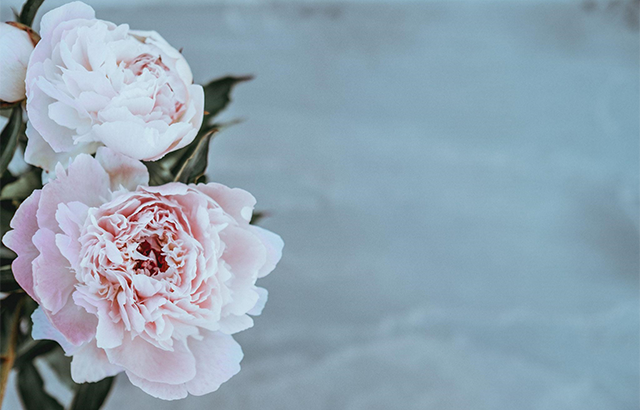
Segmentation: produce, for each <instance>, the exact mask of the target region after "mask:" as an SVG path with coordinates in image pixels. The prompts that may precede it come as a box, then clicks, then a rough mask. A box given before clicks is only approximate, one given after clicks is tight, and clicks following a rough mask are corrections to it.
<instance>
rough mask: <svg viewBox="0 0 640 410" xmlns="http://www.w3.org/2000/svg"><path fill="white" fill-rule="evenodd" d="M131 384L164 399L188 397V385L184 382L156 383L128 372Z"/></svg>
mask: <svg viewBox="0 0 640 410" xmlns="http://www.w3.org/2000/svg"><path fill="white" fill-rule="evenodd" d="M127 376H128V377H129V380H130V381H131V384H133V385H134V386H137V387H139V388H141V389H142V390H143V391H144V392H145V393H147V394H150V395H152V396H153V397H156V398H158V399H162V400H178V399H184V398H185V397H187V393H188V392H187V386H185V384H184V383H180V384H168V383H156V382H152V381H149V380H145V379H143V378H141V377H139V376H136V375H135V374H134V373H132V372H127Z"/></svg>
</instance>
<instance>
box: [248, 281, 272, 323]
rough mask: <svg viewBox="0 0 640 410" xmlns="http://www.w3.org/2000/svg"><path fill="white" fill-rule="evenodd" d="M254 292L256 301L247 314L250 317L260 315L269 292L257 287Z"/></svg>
mask: <svg viewBox="0 0 640 410" xmlns="http://www.w3.org/2000/svg"><path fill="white" fill-rule="evenodd" d="M254 290H255V291H256V293H257V294H258V301H257V302H256V304H255V305H254V306H253V307H252V308H251V310H250V311H248V312H247V313H248V314H250V315H252V316H259V315H260V314H262V310H263V309H264V306H265V305H266V303H267V298H268V296H269V292H267V290H266V289H265V288H259V287H256V288H255V289H254Z"/></svg>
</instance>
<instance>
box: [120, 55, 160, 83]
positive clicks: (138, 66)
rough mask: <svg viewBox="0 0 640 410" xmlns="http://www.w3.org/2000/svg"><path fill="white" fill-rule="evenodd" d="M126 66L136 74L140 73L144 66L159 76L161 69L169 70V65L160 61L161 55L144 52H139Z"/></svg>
mask: <svg viewBox="0 0 640 410" xmlns="http://www.w3.org/2000/svg"><path fill="white" fill-rule="evenodd" d="M127 68H129V70H131V72H133V74H135V75H136V76H139V75H140V74H142V72H143V71H144V69H145V68H146V69H147V70H149V72H150V73H152V74H153V75H155V76H156V77H159V76H160V73H161V72H162V71H169V67H167V66H166V65H165V64H164V63H163V62H162V57H155V56H152V55H151V54H146V53H145V54H140V55H139V56H138V57H136V58H135V59H134V60H133V61H131V62H129V63H128V64H127Z"/></svg>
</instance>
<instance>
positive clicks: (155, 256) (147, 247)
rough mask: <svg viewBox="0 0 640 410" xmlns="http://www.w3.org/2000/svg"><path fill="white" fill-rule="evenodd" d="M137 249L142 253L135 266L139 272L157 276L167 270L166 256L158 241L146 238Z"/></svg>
mask: <svg viewBox="0 0 640 410" xmlns="http://www.w3.org/2000/svg"><path fill="white" fill-rule="evenodd" d="M152 242H153V243H152ZM137 251H138V253H139V254H140V255H141V257H140V258H139V259H138V260H137V261H136V264H135V266H134V269H135V272H136V273H137V274H142V275H147V276H156V275H157V274H158V273H160V272H165V271H166V270H167V268H168V265H167V261H166V257H165V255H164V253H163V252H162V249H161V248H160V246H159V244H158V243H157V241H153V240H151V241H149V240H145V241H143V242H142V243H141V244H140V245H138V248H137Z"/></svg>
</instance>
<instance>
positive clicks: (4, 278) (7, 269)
mask: <svg viewBox="0 0 640 410" xmlns="http://www.w3.org/2000/svg"><path fill="white" fill-rule="evenodd" d="M18 289H21V288H20V285H18V282H16V279H15V278H14V277H13V272H11V266H9V265H6V266H3V267H1V268H0V292H5V293H6V292H13V291H15V290H18Z"/></svg>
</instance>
